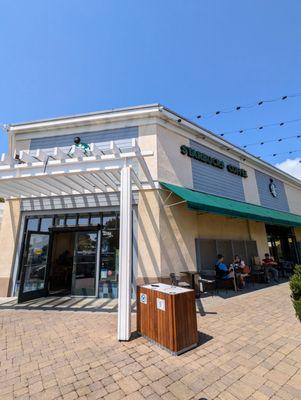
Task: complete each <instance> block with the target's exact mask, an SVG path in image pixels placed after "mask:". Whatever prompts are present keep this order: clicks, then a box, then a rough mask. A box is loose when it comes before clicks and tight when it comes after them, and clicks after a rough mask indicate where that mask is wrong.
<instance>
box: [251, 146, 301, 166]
mask: <svg viewBox="0 0 301 400" xmlns="http://www.w3.org/2000/svg"><path fill="white" fill-rule="evenodd" d="M299 152H301V149H297V150H289V151H283V152H280V153H271V154H265V155H263V156H257V158H259V159H262V157H277V156H280V155H282V154H293V153H299ZM299 162H300V163H301V160H300V161H299Z"/></svg>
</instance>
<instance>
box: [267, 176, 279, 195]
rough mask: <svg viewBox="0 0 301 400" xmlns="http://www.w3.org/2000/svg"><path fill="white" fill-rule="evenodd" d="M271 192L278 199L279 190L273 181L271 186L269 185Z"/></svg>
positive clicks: (271, 180)
mask: <svg viewBox="0 0 301 400" xmlns="http://www.w3.org/2000/svg"><path fill="white" fill-rule="evenodd" d="M269 188H270V192H271V195H272V196H273V197H278V189H277V186H276V185H275V183H274V182H273V179H270V184H269Z"/></svg>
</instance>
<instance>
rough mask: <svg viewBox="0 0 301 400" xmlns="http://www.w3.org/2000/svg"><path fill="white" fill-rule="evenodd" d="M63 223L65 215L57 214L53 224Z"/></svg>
mask: <svg viewBox="0 0 301 400" xmlns="http://www.w3.org/2000/svg"><path fill="white" fill-rule="evenodd" d="M64 225H65V215H59V216H57V217H56V218H55V226H64Z"/></svg>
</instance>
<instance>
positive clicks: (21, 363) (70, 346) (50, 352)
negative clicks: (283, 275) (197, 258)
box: [0, 284, 301, 400]
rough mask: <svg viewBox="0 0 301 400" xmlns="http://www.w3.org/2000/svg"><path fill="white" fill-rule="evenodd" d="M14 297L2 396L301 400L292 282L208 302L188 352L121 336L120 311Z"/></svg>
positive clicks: (3, 327)
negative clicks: (20, 304) (30, 304)
mask: <svg viewBox="0 0 301 400" xmlns="http://www.w3.org/2000/svg"><path fill="white" fill-rule="evenodd" d="M7 300H8V299H6V300H2V301H1V305H0V398H1V400H5V399H36V400H43V399H49V400H50V399H66V400H72V399H101V398H104V399H111V400H113V399H133V400H135V399H138V400H139V399H145V398H147V399H149V400H155V399H163V400H172V399H179V400H185V399H198V400H199V399H207V400H211V399H218V400H245V399H250V400H267V399H272V400H293V399H301V335H300V331H301V324H300V323H299V322H298V320H297V319H296V318H295V316H294V312H293V308H292V305H291V301H290V298H289V288H288V284H282V285H277V286H273V287H269V288H265V289H263V290H259V291H255V292H251V293H247V294H244V295H240V296H237V297H232V298H228V299H222V298H216V297H213V298H212V297H209V298H206V299H203V300H201V309H202V314H203V316H201V315H200V314H198V328H199V331H200V345H199V347H197V348H196V349H194V350H192V351H190V352H188V353H186V354H183V355H181V356H179V357H173V356H171V355H170V354H169V353H168V352H166V351H164V350H162V349H160V348H158V347H156V346H154V345H151V344H150V343H148V342H147V341H146V340H145V339H143V338H138V339H135V340H132V341H131V342H128V343H119V342H117V341H116V317H117V315H116V313H115V312H91V311H74V310H70V309H69V311H61V308H60V309H59V310H56V309H55V308H54V309H44V310H43V309H41V308H40V307H39V308H38V309H34V308H30V309H18V308H17V307H15V306H14V305H13V304H12V303H11V306H10V307H8V306H7V305H6V306H3V305H4V303H5V301H6V302H7ZM134 327H135V314H134V315H133V328H134ZM133 330H134V329H133Z"/></svg>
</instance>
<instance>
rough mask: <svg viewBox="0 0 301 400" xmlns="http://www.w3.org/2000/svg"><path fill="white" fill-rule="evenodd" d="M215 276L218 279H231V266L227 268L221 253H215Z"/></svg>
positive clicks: (232, 273) (232, 276) (232, 274)
mask: <svg viewBox="0 0 301 400" xmlns="http://www.w3.org/2000/svg"><path fill="white" fill-rule="evenodd" d="M215 272H216V276H217V277H218V278H220V279H225V280H227V279H233V278H234V271H233V268H228V267H227V265H226V264H225V263H224V256H223V255H222V254H218V255H217V261H216V263H215Z"/></svg>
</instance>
